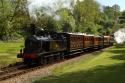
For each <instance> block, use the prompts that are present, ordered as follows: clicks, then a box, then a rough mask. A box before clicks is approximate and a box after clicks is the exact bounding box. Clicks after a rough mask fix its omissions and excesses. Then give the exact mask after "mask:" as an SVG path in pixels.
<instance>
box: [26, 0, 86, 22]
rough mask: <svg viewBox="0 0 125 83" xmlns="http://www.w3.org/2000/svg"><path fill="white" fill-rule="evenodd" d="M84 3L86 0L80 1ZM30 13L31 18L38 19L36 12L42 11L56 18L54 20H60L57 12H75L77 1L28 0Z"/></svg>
mask: <svg viewBox="0 0 125 83" xmlns="http://www.w3.org/2000/svg"><path fill="white" fill-rule="evenodd" d="M79 1H84V0H79ZM28 2H29V5H28V9H29V13H30V15H31V17H34V18H36V19H37V16H36V11H41V10H42V13H43V14H46V15H48V16H52V17H54V19H55V20H56V18H57V20H59V19H60V17H59V15H56V14H55V12H56V11H57V10H59V9H60V8H67V9H69V10H71V11H72V10H73V6H74V5H76V2H77V0H28Z"/></svg>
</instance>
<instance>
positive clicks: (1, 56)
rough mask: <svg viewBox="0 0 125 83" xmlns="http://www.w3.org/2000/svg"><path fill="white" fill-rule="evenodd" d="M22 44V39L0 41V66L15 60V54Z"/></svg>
mask: <svg viewBox="0 0 125 83" xmlns="http://www.w3.org/2000/svg"><path fill="white" fill-rule="evenodd" d="M22 46H23V39H20V40H17V41H9V42H0V67H1V66H7V65H9V64H12V63H15V62H17V61H18V60H17V58H16V54H17V53H18V52H19V49H20V48H21V47H22Z"/></svg>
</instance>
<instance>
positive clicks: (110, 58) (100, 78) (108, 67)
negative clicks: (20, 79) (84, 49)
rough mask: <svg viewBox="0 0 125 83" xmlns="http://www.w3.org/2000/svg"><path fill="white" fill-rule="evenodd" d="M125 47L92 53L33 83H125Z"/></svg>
mask: <svg viewBox="0 0 125 83" xmlns="http://www.w3.org/2000/svg"><path fill="white" fill-rule="evenodd" d="M124 82H125V47H115V46H114V47H111V48H108V49H106V50H105V51H102V52H96V53H92V54H91V56H88V57H87V58H85V59H81V60H80V61H78V62H77V63H73V64H65V65H63V66H60V67H58V68H56V69H55V70H54V71H53V75H52V76H49V77H45V78H41V79H39V80H36V81H34V82H33V83H124Z"/></svg>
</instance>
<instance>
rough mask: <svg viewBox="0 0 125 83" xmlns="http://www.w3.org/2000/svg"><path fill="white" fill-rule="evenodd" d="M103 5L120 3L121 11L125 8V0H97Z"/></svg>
mask: <svg viewBox="0 0 125 83" xmlns="http://www.w3.org/2000/svg"><path fill="white" fill-rule="evenodd" d="M97 1H98V2H99V3H100V4H101V5H105V6H112V5H114V4H118V5H119V6H120V8H121V11H123V10H125V0H97Z"/></svg>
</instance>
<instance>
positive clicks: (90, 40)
mask: <svg viewBox="0 0 125 83" xmlns="http://www.w3.org/2000/svg"><path fill="white" fill-rule="evenodd" d="M93 44H94V36H91V35H84V37H83V48H84V51H89V50H92V49H93Z"/></svg>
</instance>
